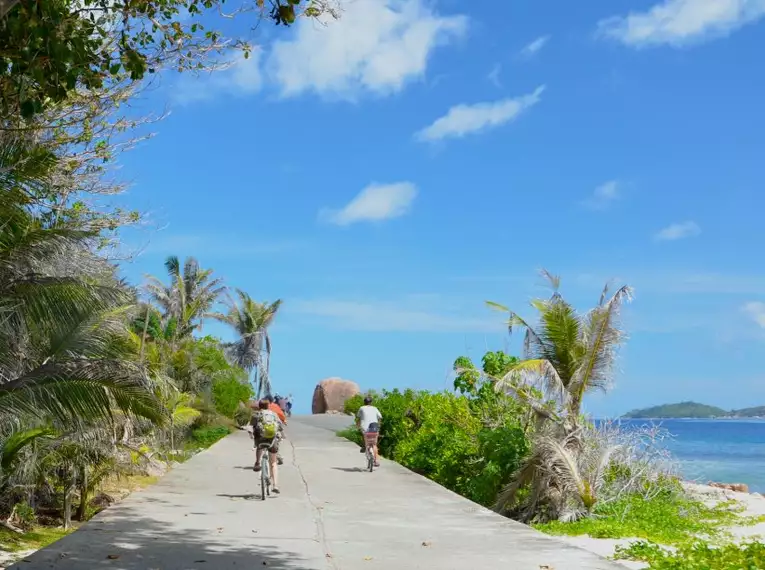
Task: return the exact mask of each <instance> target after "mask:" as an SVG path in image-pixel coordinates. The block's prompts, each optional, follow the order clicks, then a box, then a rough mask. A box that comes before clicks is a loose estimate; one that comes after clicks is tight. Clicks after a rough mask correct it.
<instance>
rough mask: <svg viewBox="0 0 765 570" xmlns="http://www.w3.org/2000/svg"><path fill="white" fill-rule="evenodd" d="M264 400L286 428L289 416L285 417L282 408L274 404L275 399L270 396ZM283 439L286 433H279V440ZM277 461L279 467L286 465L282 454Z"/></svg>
mask: <svg viewBox="0 0 765 570" xmlns="http://www.w3.org/2000/svg"><path fill="white" fill-rule="evenodd" d="M264 399H265V400H266V401H267V402H268V409H269V410H271V411H272V412H273V413H275V414H276V416H277V417H278V418H279V421H280V422H282V424H284V425H285V426H286V425H287V416H285V415H284V410H282V409H281V407H279V405H278V404H276V403H275V402H274V397H273V396H271V395H270V394H269V395H268V396H266V397H265V398H264ZM283 437H284V431H281V432H279V440H281V439H282V438H283ZM276 460H277V461H278V462H279V465H282V464H283V463H284V459H282V454H281V453H279V454H278V455H277V457H276Z"/></svg>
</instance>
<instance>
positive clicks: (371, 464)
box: [364, 431, 380, 473]
mask: <svg viewBox="0 0 765 570" xmlns="http://www.w3.org/2000/svg"><path fill="white" fill-rule="evenodd" d="M379 436H380V433H379V432H376V431H371V432H370V431H368V432H365V433H364V447H366V456H367V469H368V470H369V472H370V473H371V472H372V471H374V470H375V448H376V447H377V440H378V438H379Z"/></svg>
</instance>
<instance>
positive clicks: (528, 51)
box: [521, 36, 550, 58]
mask: <svg viewBox="0 0 765 570" xmlns="http://www.w3.org/2000/svg"><path fill="white" fill-rule="evenodd" d="M549 41H550V36H539V37H538V38H537V39H535V40H534V41H533V42H531V43H529V44H528V45H526V46H524V48H523V49H522V50H521V56H523V57H526V58H529V57H533V56H535V55H536V54H537V53H539V51H541V49H542V48H543V47H545V46H546V45H547V42H549Z"/></svg>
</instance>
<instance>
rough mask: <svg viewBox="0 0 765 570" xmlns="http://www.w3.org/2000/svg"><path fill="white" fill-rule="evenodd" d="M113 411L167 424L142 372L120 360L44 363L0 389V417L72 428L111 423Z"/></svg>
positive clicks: (149, 383) (135, 365)
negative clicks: (47, 418) (22, 417)
mask: <svg viewBox="0 0 765 570" xmlns="http://www.w3.org/2000/svg"><path fill="white" fill-rule="evenodd" d="M113 408H117V409H119V410H121V411H122V412H124V413H126V414H129V415H133V416H138V417H144V418H148V419H151V420H152V421H155V422H157V423H159V424H162V423H163V422H164V421H165V420H166V419H167V414H166V412H165V409H164V408H163V406H162V405H161V403H160V402H159V401H158V400H157V399H156V397H155V396H154V395H153V393H152V390H151V382H150V380H149V379H148V377H147V376H146V373H145V369H144V368H143V367H141V366H139V365H137V364H134V363H129V362H125V361H121V360H106V359H93V358H81V359H72V360H69V361H66V362H48V363H46V364H43V365H41V366H39V367H38V368H36V369H34V370H31V371H30V372H28V373H26V374H24V375H22V376H20V377H19V378H16V379H14V380H11V381H9V382H6V383H5V384H2V385H0V414H9V415H21V414H26V415H30V416H38V417H39V416H40V415H41V414H45V415H49V416H51V417H54V418H56V419H57V420H59V421H62V422H67V423H72V422H81V421H90V420H93V419H96V418H101V417H107V418H111V417H113V412H112V410H113Z"/></svg>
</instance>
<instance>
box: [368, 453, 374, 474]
mask: <svg viewBox="0 0 765 570" xmlns="http://www.w3.org/2000/svg"><path fill="white" fill-rule="evenodd" d="M367 469H369V472H370V473H371V472H372V471H374V470H375V454H374V452H373V451H372V450H371V449H367Z"/></svg>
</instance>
